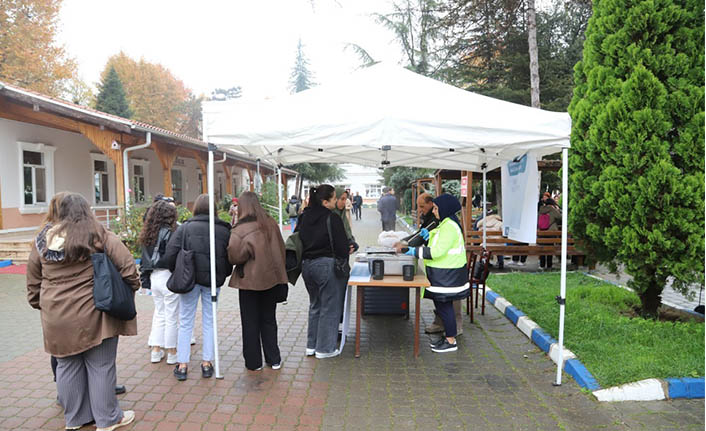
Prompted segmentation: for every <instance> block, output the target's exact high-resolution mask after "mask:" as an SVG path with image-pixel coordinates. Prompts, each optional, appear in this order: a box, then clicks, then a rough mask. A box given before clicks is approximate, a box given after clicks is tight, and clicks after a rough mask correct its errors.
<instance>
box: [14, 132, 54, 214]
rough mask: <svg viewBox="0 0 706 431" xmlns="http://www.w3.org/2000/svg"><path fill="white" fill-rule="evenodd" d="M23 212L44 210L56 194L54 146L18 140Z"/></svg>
mask: <svg viewBox="0 0 706 431" xmlns="http://www.w3.org/2000/svg"><path fill="white" fill-rule="evenodd" d="M18 145H19V162H20V166H21V170H20V183H19V184H20V185H21V196H22V197H21V207H20V211H21V212H28V211H29V212H31V211H33V210H34V209H36V210H37V211H42V210H43V209H44V208H46V205H47V203H48V201H49V199H51V197H52V196H53V195H54V150H55V148H54V147H51V146H49V145H45V144H32V143H28V142H18Z"/></svg>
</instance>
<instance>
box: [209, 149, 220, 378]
mask: <svg viewBox="0 0 706 431" xmlns="http://www.w3.org/2000/svg"><path fill="white" fill-rule="evenodd" d="M214 151H216V146H215V145H213V144H208V214H209V216H208V237H209V247H208V248H209V257H210V260H211V312H212V314H213V349H214V351H213V353H214V358H215V360H214V364H213V365H214V371H215V372H216V378H217V379H222V378H223V375H222V374H221V368H220V360H219V359H220V358H219V357H218V356H219V355H218V294H217V289H216V288H217V286H216V220H215V219H214V217H215V214H216V205H215V203H214V202H213V153H214Z"/></svg>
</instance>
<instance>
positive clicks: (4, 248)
mask: <svg viewBox="0 0 706 431" xmlns="http://www.w3.org/2000/svg"><path fill="white" fill-rule="evenodd" d="M31 250H32V242H31V241H7V242H0V260H8V259H9V260H12V262H13V263H27V260H28V259H29V252H30V251H31Z"/></svg>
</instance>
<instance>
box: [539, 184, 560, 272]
mask: <svg viewBox="0 0 706 431" xmlns="http://www.w3.org/2000/svg"><path fill="white" fill-rule="evenodd" d="M541 203H542V205H541V206H540V207H539V211H538V217H541V216H542V214H547V215H548V217H549V228H548V229H545V230H559V226H560V225H561V212H560V211H559V206H558V205H557V204H556V202H554V199H552V198H550V197H547V198H545V199H544V200H542V201H541ZM538 227H539V226H538ZM540 229H541V228H540ZM553 257H554V256H552V255H546V256H539V267H540V268H544V267H546V268H547V269H551V268H552V260H553Z"/></svg>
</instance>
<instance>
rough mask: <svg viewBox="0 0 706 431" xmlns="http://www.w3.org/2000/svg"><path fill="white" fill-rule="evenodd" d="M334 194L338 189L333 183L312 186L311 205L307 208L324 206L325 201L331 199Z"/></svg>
mask: <svg viewBox="0 0 706 431" xmlns="http://www.w3.org/2000/svg"><path fill="white" fill-rule="evenodd" d="M334 194H336V189H334V188H333V186H332V185H331V184H321V185H319V186H316V187H312V188H311V189H310V190H309V206H308V207H307V208H316V207H320V206H323V202H324V201H327V200H329V199H331V197H332V196H333V195H334Z"/></svg>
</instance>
